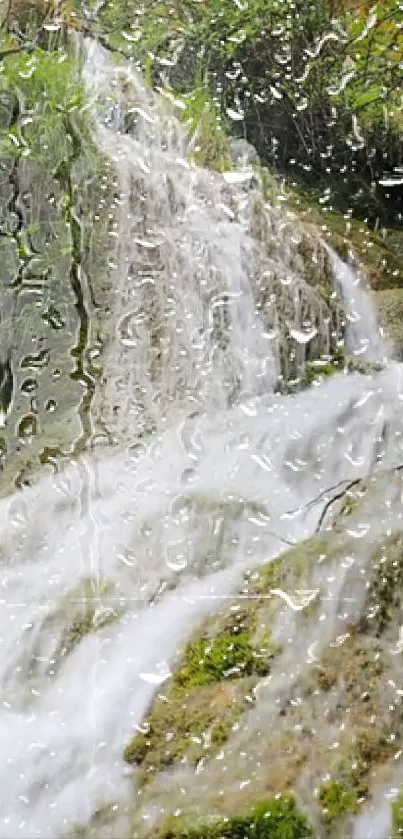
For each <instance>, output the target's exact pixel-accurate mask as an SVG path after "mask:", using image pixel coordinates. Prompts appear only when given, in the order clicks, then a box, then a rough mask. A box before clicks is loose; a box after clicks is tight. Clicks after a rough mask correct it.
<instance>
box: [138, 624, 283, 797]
mask: <svg viewBox="0 0 403 839" xmlns="http://www.w3.org/2000/svg"><path fill="white" fill-rule="evenodd" d="M231 617H232V622H231V623H230V622H229V621H228V622H227V625H226V630H225V631H223V632H220V631H219V624H218V625H216V626H215V628H214V630H215V633H216V634H215V635H213V636H212V637H208V636H207V635H205V634H202V635H201V636H199V637H197V638H196V639H194V640H193V641H191V642H190V643H189V644H188V645H187V647H186V648H185V651H184V653H183V657H182V660H181V663H180V665H179V668H178V670H177V671H176V673H175V674H174V676H173V678H172V680H171V683H170V684H169V686H168V690H167V692H166V694H165V695H164V696H158V697H157V699H156V700H155V701H154V703H153V705H152V707H151V710H150V713H149V715H148V717H147V718H146V721H145V723H144V729H145V730H144V732H139V733H137V734H136V735H135V736H134V738H133V739H132V740H131V742H130V743H129V744H128V745H127V747H126V749H125V752H124V759H125V760H126V761H127V762H128V763H134V764H136V765H137V766H139V767H141V769H142V774H141V780H142V781H143V782H146V781H148V780H150V778H151V776H152V775H153V774H155V773H157V772H158V771H161V769H164V768H166V767H167V766H170V765H171V764H173V763H175V762H176V761H178V760H180V759H182V758H184V757H185V758H186V759H187V760H188V761H190V762H191V763H197V762H198V761H199V760H201V759H202V758H208V757H211V756H212V754H214V753H215V752H216V751H217V750H218V749H219V748H220V746H221V745H222V744H223V743H225V742H226V740H227V739H228V737H229V735H230V732H231V728H232V726H233V725H234V723H235V722H236V720H237V719H238V718H239V717H240V715H241V714H242V712H243V711H244V710H245V709H246V707H248V706H249V705H250V702H251V701H252V702H253V697H252V695H251V691H252V689H253V687H254V685H255V684H256V680H257V678H259V677H262V676H265V675H267V674H268V673H269V672H270V667H271V662H272V659H273V658H274V656H275V655H276V654H277V652H278V647H276V646H275V645H273V644H272V642H271V637H270V633H269V632H267V631H266V632H265V633H264V636H263V637H262V636H261V635H259V633H257V634H256V640H255V638H254V632H253V630H254V628H255V624H254V617H253V615H252V613H250V614H248V615H247V618H246V619H245V620H246V622H247V628H245V626H246V625H245V624H244V628H243V629H242V628H241V624H242V620H241V615H238V618H239V619H238V620H237V619H236V618H235V616H234V615H232V616H231Z"/></svg>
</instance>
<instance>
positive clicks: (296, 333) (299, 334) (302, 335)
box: [290, 326, 318, 344]
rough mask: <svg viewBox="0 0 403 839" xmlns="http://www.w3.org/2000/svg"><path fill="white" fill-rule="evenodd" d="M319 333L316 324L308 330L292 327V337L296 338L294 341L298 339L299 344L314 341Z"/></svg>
mask: <svg viewBox="0 0 403 839" xmlns="http://www.w3.org/2000/svg"><path fill="white" fill-rule="evenodd" d="M317 334H318V330H317V329H316V326H313V327H311V328H310V329H306V330H305V329H304V330H301V329H294V328H293V327H292V328H291V329H290V335H291V338H294V341H297V342H298V344H309V341H312V338H314V337H315V335H317Z"/></svg>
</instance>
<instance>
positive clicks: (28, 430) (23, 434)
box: [18, 414, 37, 441]
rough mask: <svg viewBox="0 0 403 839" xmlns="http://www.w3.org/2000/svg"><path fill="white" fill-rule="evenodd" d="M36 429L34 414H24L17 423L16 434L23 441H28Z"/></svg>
mask: <svg viewBox="0 0 403 839" xmlns="http://www.w3.org/2000/svg"><path fill="white" fill-rule="evenodd" d="M36 430H37V421H36V416H35V414H26V415H25V417H22V419H21V420H20V423H19V425H18V436H19V437H20V438H21V439H22V440H25V441H29V440H30V439H31V438H32V437H33V436H34V434H36Z"/></svg>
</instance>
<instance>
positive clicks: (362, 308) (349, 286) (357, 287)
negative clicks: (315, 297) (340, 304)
mask: <svg viewBox="0 0 403 839" xmlns="http://www.w3.org/2000/svg"><path fill="white" fill-rule="evenodd" d="M330 256H331V260H332V265H333V270H334V274H335V277H336V280H337V282H338V283H339V285H340V288H341V292H342V295H343V299H344V300H345V304H346V314H347V329H346V349H347V350H348V351H349V352H352V353H354V355H356V356H359V357H361V358H363V359H364V360H365V361H370V362H381V363H384V362H385V361H386V360H387V358H388V355H389V350H390V348H389V346H388V343H387V341H386V339H385V338H384V336H383V334H382V331H381V329H380V326H379V323H378V320H377V317H376V312H375V307H374V306H373V304H372V301H371V298H370V295H369V293H368V290H366V289H365V288H363V285H362V282H363V279H362V277H361V278H360V277H359V275H358V274H357V272H356V271H355V270H354V268H352V267H351V265H347V264H346V263H345V262H343V261H342V260H341V259H340V257H339V256H337V254H336V253H334V252H333V251H330Z"/></svg>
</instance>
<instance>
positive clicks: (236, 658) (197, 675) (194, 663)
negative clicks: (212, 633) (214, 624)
mask: <svg viewBox="0 0 403 839" xmlns="http://www.w3.org/2000/svg"><path fill="white" fill-rule="evenodd" d="M268 671H269V662H268V661H267V662H262V661H261V660H260V659H259V658H258V656H257V654H256V650H255V649H254V647H253V646H252V644H251V640H250V636H249V633H247V632H242V633H240V634H238V635H236V634H233V633H224V634H222V635H219V636H218V637H216V638H213V639H209V638H207V637H204V638H199V639H197V640H196V641H191V643H190V644H188V646H187V648H186V650H185V654H184V662H183V664H182V666H181V667H180V669H179V670H178V672H177V673H176V674H175V677H174V685H175V686H176V687H178V688H181V689H184V690H189V689H190V688H193V687H196V686H197V685H206V684H210V683H211V682H219V681H222V680H225V679H237V678H239V677H242V676H251V675H252V674H257V675H265V674H266V673H268Z"/></svg>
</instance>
